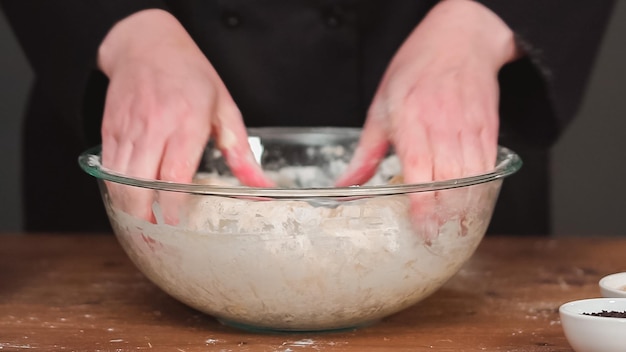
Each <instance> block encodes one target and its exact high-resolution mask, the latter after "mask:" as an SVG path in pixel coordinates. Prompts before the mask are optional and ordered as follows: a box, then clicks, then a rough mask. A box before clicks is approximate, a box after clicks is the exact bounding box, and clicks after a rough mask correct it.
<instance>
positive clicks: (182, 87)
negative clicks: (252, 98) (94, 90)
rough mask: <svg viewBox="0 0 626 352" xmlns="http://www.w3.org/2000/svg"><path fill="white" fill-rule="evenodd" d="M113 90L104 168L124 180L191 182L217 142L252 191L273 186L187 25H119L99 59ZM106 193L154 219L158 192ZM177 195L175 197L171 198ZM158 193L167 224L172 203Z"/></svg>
mask: <svg viewBox="0 0 626 352" xmlns="http://www.w3.org/2000/svg"><path fill="white" fill-rule="evenodd" d="M98 64H99V66H100V69H101V70H102V71H103V72H104V73H105V74H106V75H107V76H108V78H109V80H110V83H109V88H108V92H107V97H106V104H105V110H104V116H103V122H102V163H103V166H104V167H106V168H108V169H110V170H112V171H115V172H118V173H122V174H125V175H129V176H133V177H138V178H144V179H159V180H164V181H173V182H183V183H189V182H191V181H192V178H193V175H194V173H195V172H196V170H197V167H198V163H199V161H200V159H201V156H202V153H203V151H204V148H205V146H206V144H207V142H208V140H209V138H210V137H214V138H215V140H216V143H217V145H218V146H219V148H220V149H221V150H222V152H223V154H224V156H225V159H226V161H227V164H228V165H229V167H230V169H231V171H232V172H233V174H234V175H235V176H236V177H237V178H238V179H239V180H240V181H241V183H242V184H245V185H248V186H258V187H262V186H269V185H271V182H270V181H268V180H267V179H266V178H265V177H264V176H263V173H262V171H261V169H260V167H259V166H258V164H257V163H256V161H255V159H254V157H253V154H252V152H251V150H250V147H249V144H248V141H247V134H246V129H245V126H244V124H243V120H242V117H241V114H240V112H239V110H238V108H237V106H236V105H235V103H234V102H233V100H232V98H231V96H230V94H229V93H228V91H227V89H226V87H225V86H224V84H223V82H222V81H221V79H220V77H219V76H218V74H217V72H216V71H215V70H214V68H213V66H212V65H211V64H210V62H209V61H208V59H207V58H206V57H205V56H204V55H203V53H202V52H201V51H200V49H199V48H198V47H197V46H196V44H195V43H194V41H193V40H192V39H191V37H190V36H189V35H188V33H187V32H186V31H185V30H184V28H183V27H182V25H181V24H180V23H179V22H178V21H177V20H176V19H175V18H174V17H173V16H172V15H170V14H169V13H167V12H165V11H161V10H145V11H141V12H138V13H136V14H133V15H131V16H129V17H128V18H126V19H124V20H122V21H120V22H119V23H117V24H116V25H115V26H114V27H113V28H112V29H111V31H110V32H109V33H108V34H107V36H106V37H105V39H104V40H103V42H102V44H101V45H100V48H99V52H98ZM130 188H131V187H127V186H122V188H116V187H109V191H110V193H112V195H111V196H112V198H113V200H114V201H115V202H116V204H117V205H118V206H119V207H121V208H122V209H123V210H125V211H127V212H129V213H131V214H132V215H135V216H139V217H142V218H145V219H151V220H153V215H152V210H151V206H152V202H153V198H154V192H152V191H147V190H146V191H141V190H138V189H136V190H134V191H133V192H130ZM169 196H170V197H171V196H172V193H170V194H169ZM167 197H168V194H165V193H163V194H161V195H160V199H159V202H160V204H161V205H162V206H167V204H171V207H170V208H172V209H169V210H168V209H163V212H164V215H165V216H166V219H165V220H166V221H167V222H169V223H176V222H177V218H176V216H177V215H176V212H177V211H176V210H175V209H174V208H176V206H175V204H176V202H174V201H167V200H166V199H165V198H167Z"/></svg>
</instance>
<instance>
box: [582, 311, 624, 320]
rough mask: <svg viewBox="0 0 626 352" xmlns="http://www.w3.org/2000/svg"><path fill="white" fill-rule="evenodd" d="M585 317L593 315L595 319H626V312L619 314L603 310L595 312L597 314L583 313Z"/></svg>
mask: <svg viewBox="0 0 626 352" xmlns="http://www.w3.org/2000/svg"><path fill="white" fill-rule="evenodd" d="M583 315H591V316H594V317H607V318H626V311H623V312H618V311H614V310H612V311H608V310H603V311H601V312H595V313H583Z"/></svg>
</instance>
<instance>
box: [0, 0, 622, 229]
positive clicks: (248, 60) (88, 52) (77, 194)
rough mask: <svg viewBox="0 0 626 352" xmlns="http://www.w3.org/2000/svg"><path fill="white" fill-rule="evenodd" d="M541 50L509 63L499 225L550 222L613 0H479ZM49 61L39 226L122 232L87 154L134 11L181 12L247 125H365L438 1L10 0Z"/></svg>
mask: <svg viewBox="0 0 626 352" xmlns="http://www.w3.org/2000/svg"><path fill="white" fill-rule="evenodd" d="M479 1H480V2H481V3H483V4H484V5H486V6H488V7H489V8H491V9H492V10H493V11H494V12H495V13H496V14H498V15H499V16H500V17H501V18H502V19H503V20H504V21H505V22H506V23H507V24H508V25H509V26H510V27H511V28H512V29H513V30H514V31H515V33H516V35H517V39H518V45H520V47H521V48H523V49H524V51H525V52H526V53H527V56H526V57H525V58H523V59H521V60H518V61H516V62H514V63H511V64H509V65H507V66H505V67H504V68H503V69H502V71H501V73H500V77H499V80H500V86H501V101H500V113H501V122H500V124H501V131H500V144H501V145H504V146H507V147H509V148H511V149H513V150H515V151H517V152H518V153H519V154H520V155H521V157H522V159H523V160H524V167H523V168H522V170H521V171H520V172H519V173H518V174H516V175H514V176H512V177H510V178H508V179H507V180H506V181H505V182H504V187H503V189H502V192H501V195H500V199H499V201H498V204H497V206H496V211H495V214H494V218H493V221H492V224H491V226H490V228H489V230H488V233H498V234H536V235H543V234H549V232H550V223H549V219H550V212H549V204H550V203H549V147H550V145H551V144H552V143H553V142H554V141H555V140H556V138H557V137H558V135H559V134H560V133H561V131H562V130H563V128H564V127H565V126H566V125H567V123H568V121H569V120H571V119H572V117H573V116H574V115H575V112H576V109H577V108H578V106H579V103H580V101H581V98H582V95H583V93H584V88H585V84H586V81H587V78H588V76H589V73H590V70H591V68H592V64H593V60H594V57H595V54H596V52H597V49H598V46H599V42H600V40H601V37H602V34H603V31H604V28H605V25H606V23H607V20H608V17H609V14H610V10H611V7H612V1H608V0H594V1H589V0H579V1H573V0H568V1H564V0H563V1H557V0H554V1H553V0H550V1H546V0H507V1H502V0H479ZM0 4H1V5H2V6H3V9H4V11H5V14H6V15H7V18H8V20H9V22H10V24H11V25H12V28H13V29H14V31H15V33H16V35H17V38H18V40H19V42H20V43H21V45H22V47H23V49H24V52H25V54H26V56H27V57H28V59H29V62H30V64H31V65H32V67H33V69H34V72H35V84H34V86H33V89H32V92H31V95H30V100H29V107H28V110H27V114H26V118H25V125H24V138H23V140H24V146H23V150H24V154H23V175H24V178H23V180H24V181H23V186H24V196H25V199H24V202H25V230H27V231H109V229H110V228H109V224H108V221H107V219H106V214H105V211H104V208H103V206H102V202H101V200H100V195H99V191H98V189H97V186H96V181H95V180H94V179H93V178H91V177H90V176H88V175H86V174H84V173H83V172H82V171H81V170H80V169H79V168H78V166H77V164H76V157H77V156H78V154H79V153H81V152H82V151H83V150H84V149H85V148H87V147H90V146H93V145H95V144H98V143H100V134H99V132H100V123H101V119H102V110H103V106H104V97H105V93H106V87H107V79H106V78H105V77H104V76H103V75H102V74H101V73H100V72H99V71H98V69H97V66H96V56H97V49H98V46H99V44H100V43H101V41H102V39H103V38H104V36H105V35H106V34H107V32H108V30H109V29H110V28H111V27H112V26H113V25H114V24H115V23H116V22H117V21H119V20H120V19H123V18H124V17H126V16H128V15H130V14H132V13H134V12H136V11H139V10H142V9H146V8H154V7H158V8H162V9H165V10H167V11H170V12H171V13H172V14H174V15H175V16H176V17H177V18H178V19H179V20H180V22H181V23H182V24H183V25H184V27H185V28H186V29H187V31H188V32H189V33H190V35H191V36H192V37H193V38H194V40H195V41H196V42H197V44H198V45H199V47H200V48H201V49H202V51H203V52H204V53H205V55H206V56H207V57H208V59H209V60H210V61H211V63H212V64H213V65H214V67H215V68H216V70H217V72H218V73H219V74H220V76H221V77H222V79H223V81H224V83H225V84H226V86H227V88H228V89H229V91H230V93H231V94H232V96H233V98H234V100H235V102H236V103H237V105H238V106H239V108H240V110H241V112H242V114H243V117H244V120H245V123H246V125H247V126H250V127H252V126H362V124H363V122H364V119H365V116H366V110H367V108H368V106H369V104H370V102H371V100H372V97H373V95H374V92H375V90H376V87H377V85H378V83H379V81H380V79H381V76H382V75H383V72H384V70H385V68H386V66H387V64H388V63H389V61H390V59H391V58H392V56H393V55H394V53H395V51H396V50H397V49H398V47H399V46H400V45H401V43H402V42H403V40H404V39H405V38H406V37H407V35H408V34H409V33H410V31H411V30H412V29H413V28H414V27H415V26H416V25H417V24H418V23H419V22H420V20H421V19H422V18H423V17H424V15H425V14H426V13H427V11H428V10H429V9H430V8H431V7H432V6H433V5H434V4H436V1H433V0H413V1H409V0H369V1H365V0H171V1H156V0H101V1H83V0H60V1H47V0H38V1H37V0H20V1H15V0H14V1H9V0H0Z"/></svg>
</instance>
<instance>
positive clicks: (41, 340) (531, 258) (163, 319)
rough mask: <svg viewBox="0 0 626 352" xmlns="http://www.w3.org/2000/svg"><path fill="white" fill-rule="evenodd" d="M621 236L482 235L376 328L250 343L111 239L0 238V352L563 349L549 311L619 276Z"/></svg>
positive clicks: (624, 245) (252, 338)
mask: <svg viewBox="0 0 626 352" xmlns="http://www.w3.org/2000/svg"><path fill="white" fill-rule="evenodd" d="M625 252H626V239H618V238H593V239H591V238H587V239H582V238H562V239H561V238H560V239H542V238H516V237H488V238H486V239H485V240H484V241H483V243H482V244H481V246H480V247H479V249H478V251H477V252H476V253H475V255H474V256H473V257H472V258H471V260H470V261H469V262H468V263H467V264H466V265H465V266H464V267H463V268H462V270H461V271H460V272H459V273H458V274H457V275H456V276H454V277H453V278H452V279H451V280H450V281H449V282H448V283H447V284H446V285H445V286H444V287H443V288H441V289H440V290H439V291H437V292H436V293H434V294H433V295H432V296H430V297H429V298H427V299H426V300H424V301H422V302H420V303H418V304H417V305H415V306H413V307H411V308H409V309H407V310H405V311H403V312H400V313H398V314H396V315H393V316H391V317H389V318H387V319H384V320H383V321H380V322H379V323H377V324H374V325H372V326H369V327H364V328H361V329H357V330H349V331H341V332H330V333H298V334H286V333H285V334H260V333H251V332H245V331H240V330H237V329H233V328H230V327H227V326H223V325H220V324H219V323H218V322H216V321H215V320H214V319H213V318H212V317H210V316H207V315H204V314H202V313H199V312H197V311H195V310H193V309H190V308H188V307H186V306H184V305H183V304H181V303H179V302H177V301H176V300H174V299H172V298H170V297H169V296H167V295H166V294H165V293H163V292H162V291H161V290H160V289H159V288H157V287H156V286H154V285H153V284H152V283H150V282H149V281H148V280H147V279H146V278H144V276H143V275H142V274H141V273H140V272H138V271H137V270H136V269H135V267H134V266H133V264H132V263H131V262H130V261H129V260H128V258H127V257H126V255H125V253H124V252H123V250H122V249H121V247H120V246H119V244H118V243H117V242H116V239H115V237H114V236H111V235H102V236H81V235H56V234H55V235H52V234H51V235H15V236H13V235H3V236H0V350H1V351H23V350H30V349H35V350H51V351H52V350H54V351H60V350H66V351H138V350H154V351H160V350H163V351H280V352H295V351H364V350H367V351H388V350H393V351H421V350H424V351H433V350H436V351H571V348H570V347H569V345H568V343H567V341H566V340H565V336H564V334H563V331H562V329H561V326H560V320H559V317H558V307H559V305H561V304H562V303H564V302H566V301H570V300H575V299H580V298H588V297H597V296H599V289H598V286H597V282H598V280H599V279H600V278H601V277H602V276H604V275H606V274H609V273H613V272H617V271H626V260H624V253H625Z"/></svg>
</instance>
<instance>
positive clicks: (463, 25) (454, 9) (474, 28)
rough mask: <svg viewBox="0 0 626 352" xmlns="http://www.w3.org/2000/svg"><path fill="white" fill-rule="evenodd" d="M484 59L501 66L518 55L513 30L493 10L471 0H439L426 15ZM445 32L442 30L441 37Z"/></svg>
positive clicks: (496, 67) (497, 66) (495, 65)
mask: <svg viewBox="0 0 626 352" xmlns="http://www.w3.org/2000/svg"><path fill="white" fill-rule="evenodd" d="M428 17H435V21H438V22H439V23H441V24H442V25H443V26H444V28H446V30H445V31H444V32H447V35H450V36H452V37H454V38H457V39H456V40H457V41H458V43H457V44H459V45H465V46H467V47H468V50H471V51H472V52H474V53H477V54H479V55H480V56H481V58H482V59H483V60H485V61H486V62H487V63H489V64H490V65H492V66H493V67H494V68H495V69H500V68H501V67H502V66H504V65H505V64H506V63H508V62H511V61H514V60H516V59H517V58H519V57H520V56H521V50H520V49H519V48H518V46H517V43H516V40H515V33H514V32H513V30H511V29H510V28H509V26H508V25H507V24H506V23H505V22H504V21H503V20H502V19H501V18H500V17H499V16H498V15H497V14H495V13H494V12H493V11H491V10H490V9H489V8H487V7H486V6H484V5H482V4H480V3H478V2H476V1H473V0H442V1H440V2H439V3H438V4H437V5H436V6H435V7H434V8H433V9H432V10H431V12H430V13H429V14H428ZM445 35H446V33H444V36H445Z"/></svg>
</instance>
